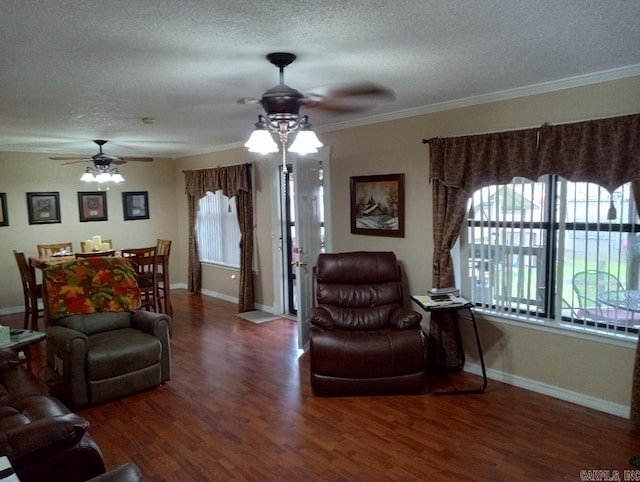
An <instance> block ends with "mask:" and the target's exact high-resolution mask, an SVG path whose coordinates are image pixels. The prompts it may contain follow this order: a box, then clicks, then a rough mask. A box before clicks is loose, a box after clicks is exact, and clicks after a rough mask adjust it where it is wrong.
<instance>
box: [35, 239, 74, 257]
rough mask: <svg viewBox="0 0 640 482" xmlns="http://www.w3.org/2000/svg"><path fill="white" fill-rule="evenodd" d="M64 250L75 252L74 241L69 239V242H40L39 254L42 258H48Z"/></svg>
mask: <svg viewBox="0 0 640 482" xmlns="http://www.w3.org/2000/svg"><path fill="white" fill-rule="evenodd" d="M62 250H65V251H68V252H69V253H73V243H72V242H71V241H69V242H67V243H54V244H39V245H38V256H39V257H40V258H46V257H47V256H51V255H52V254H54V253H59V252H60V251H62Z"/></svg>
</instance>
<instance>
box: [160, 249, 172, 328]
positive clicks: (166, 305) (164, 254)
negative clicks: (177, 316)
mask: <svg viewBox="0 0 640 482" xmlns="http://www.w3.org/2000/svg"><path fill="white" fill-rule="evenodd" d="M156 248H157V250H156V255H157V256H158V266H157V270H158V271H157V273H156V279H157V284H158V308H159V309H160V311H161V312H162V313H166V314H167V315H169V316H173V306H172V305H171V296H170V289H171V287H170V283H169V255H170V254H171V240H170V239H160V238H158V240H157V242H156Z"/></svg>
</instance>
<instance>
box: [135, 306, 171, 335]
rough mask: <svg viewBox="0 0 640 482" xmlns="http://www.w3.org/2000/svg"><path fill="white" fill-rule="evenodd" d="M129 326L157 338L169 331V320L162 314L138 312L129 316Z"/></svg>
mask: <svg viewBox="0 0 640 482" xmlns="http://www.w3.org/2000/svg"><path fill="white" fill-rule="evenodd" d="M131 326H132V327H133V328H136V329H137V330H140V331H143V332H145V333H148V334H150V335H154V336H155V337H157V338H162V336H164V335H163V334H164V333H167V332H169V331H171V318H170V317H169V316H168V315H165V314H164V313H154V312H152V311H145V310H138V311H134V312H133V313H132V315H131Z"/></svg>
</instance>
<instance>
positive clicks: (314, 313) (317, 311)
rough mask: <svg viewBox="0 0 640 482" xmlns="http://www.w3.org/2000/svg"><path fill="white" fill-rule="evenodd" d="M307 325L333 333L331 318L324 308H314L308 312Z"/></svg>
mask: <svg viewBox="0 0 640 482" xmlns="http://www.w3.org/2000/svg"><path fill="white" fill-rule="evenodd" d="M309 323H311V324H312V325H313V326H317V327H318V328H321V329H322V330H323V331H333V318H331V315H330V314H329V312H328V311H327V310H325V309H324V308H318V307H314V308H311V311H310V312H309Z"/></svg>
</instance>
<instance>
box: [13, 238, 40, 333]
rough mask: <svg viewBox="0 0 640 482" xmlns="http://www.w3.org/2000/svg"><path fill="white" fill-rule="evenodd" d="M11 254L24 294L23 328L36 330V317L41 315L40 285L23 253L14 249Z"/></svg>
mask: <svg viewBox="0 0 640 482" xmlns="http://www.w3.org/2000/svg"><path fill="white" fill-rule="evenodd" d="M13 255H14V256H15V258H16V261H17V263H18V269H19V270H20V278H21V280H22V293H23V295H24V329H25V330H37V329H38V318H42V317H43V310H42V309H41V308H39V307H38V301H39V300H42V285H40V284H37V283H36V276H35V273H34V270H33V269H32V268H31V267H30V266H29V263H28V261H27V258H26V256H25V255H24V253H22V252H19V251H16V250H14V251H13Z"/></svg>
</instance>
